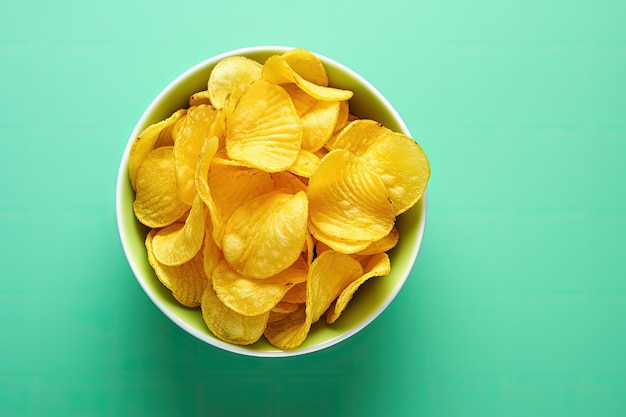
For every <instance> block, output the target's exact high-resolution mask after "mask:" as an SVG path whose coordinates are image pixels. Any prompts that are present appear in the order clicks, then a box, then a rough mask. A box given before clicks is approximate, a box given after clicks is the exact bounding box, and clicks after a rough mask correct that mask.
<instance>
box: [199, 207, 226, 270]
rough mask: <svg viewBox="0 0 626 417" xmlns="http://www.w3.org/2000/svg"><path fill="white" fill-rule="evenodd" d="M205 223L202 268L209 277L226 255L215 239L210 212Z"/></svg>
mask: <svg viewBox="0 0 626 417" xmlns="http://www.w3.org/2000/svg"><path fill="white" fill-rule="evenodd" d="M205 224H206V230H205V233H204V247H203V253H202V257H203V259H202V260H203V263H202V268H203V269H204V274H205V275H206V276H207V277H212V276H213V271H214V270H215V268H217V265H218V264H219V263H220V261H221V260H222V259H224V255H223V254H222V250H221V249H220V248H219V247H218V246H217V244H216V243H215V241H214V240H213V225H212V224H211V217H210V215H208V213H207V216H206V223H205Z"/></svg>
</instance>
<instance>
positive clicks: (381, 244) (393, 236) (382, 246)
mask: <svg viewBox="0 0 626 417" xmlns="http://www.w3.org/2000/svg"><path fill="white" fill-rule="evenodd" d="M399 239H400V233H399V232H398V229H397V228H396V227H395V226H394V227H393V229H391V232H389V234H388V235H387V236H385V237H384V238H382V239H380V240H376V241H374V242H372V243H371V244H369V245H368V246H367V247H366V248H365V249H363V250H360V251H358V252H356V254H357V255H375V254H377V253H382V252H387V251H388V250H390V249H393V248H394V247H395V246H396V244H397V243H398V240H399Z"/></svg>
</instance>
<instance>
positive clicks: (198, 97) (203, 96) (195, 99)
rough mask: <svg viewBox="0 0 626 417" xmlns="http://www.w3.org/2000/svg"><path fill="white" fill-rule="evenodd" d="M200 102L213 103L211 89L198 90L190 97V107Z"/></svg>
mask: <svg viewBox="0 0 626 417" xmlns="http://www.w3.org/2000/svg"><path fill="white" fill-rule="evenodd" d="M200 104H211V97H210V95H209V90H203V91H198V92H197V93H193V94H192V95H191V97H189V107H193V106H199V105H200Z"/></svg>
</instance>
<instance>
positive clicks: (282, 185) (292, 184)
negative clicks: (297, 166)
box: [271, 171, 306, 194]
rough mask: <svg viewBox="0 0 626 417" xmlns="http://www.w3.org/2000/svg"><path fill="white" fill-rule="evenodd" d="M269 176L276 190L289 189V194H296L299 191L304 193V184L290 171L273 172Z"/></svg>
mask: <svg viewBox="0 0 626 417" xmlns="http://www.w3.org/2000/svg"><path fill="white" fill-rule="evenodd" d="M271 176H272V180H274V189H275V190H277V191H278V190H280V189H283V190H289V192H290V193H291V194H296V193H297V192H299V191H304V192H305V193H306V184H304V183H303V182H302V181H300V179H299V178H298V177H296V176H295V175H294V174H292V173H290V172H287V171H281V172H273V173H272V174H271Z"/></svg>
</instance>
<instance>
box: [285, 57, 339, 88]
mask: <svg viewBox="0 0 626 417" xmlns="http://www.w3.org/2000/svg"><path fill="white" fill-rule="evenodd" d="M282 57H283V59H284V60H285V61H286V62H287V64H288V65H289V66H290V67H291V69H293V70H294V71H295V72H296V73H297V74H298V75H299V76H301V77H302V78H304V79H305V80H307V81H310V82H312V83H314V84H317V85H321V86H323V87H327V86H328V74H326V68H324V64H322V61H320V59H319V58H318V57H317V56H316V55H315V54H314V53H312V52H310V51H307V50H306V49H302V48H295V49H291V50H289V51H287V52H285V53H284V54H282Z"/></svg>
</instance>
